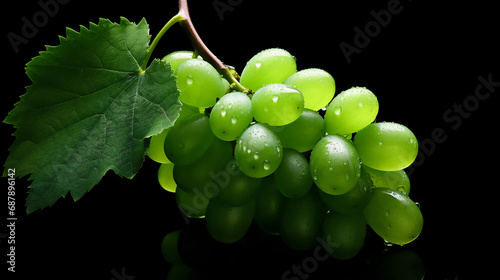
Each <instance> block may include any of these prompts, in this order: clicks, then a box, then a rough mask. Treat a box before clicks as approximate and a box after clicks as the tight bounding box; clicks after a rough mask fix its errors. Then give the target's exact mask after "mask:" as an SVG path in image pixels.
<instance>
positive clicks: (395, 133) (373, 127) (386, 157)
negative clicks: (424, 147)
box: [354, 122, 418, 171]
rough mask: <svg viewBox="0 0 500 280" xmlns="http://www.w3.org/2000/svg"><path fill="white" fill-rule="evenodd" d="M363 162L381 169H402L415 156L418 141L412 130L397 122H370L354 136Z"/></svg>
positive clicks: (408, 164) (355, 144)
mask: <svg viewBox="0 0 500 280" xmlns="http://www.w3.org/2000/svg"><path fill="white" fill-rule="evenodd" d="M354 146H356V149H357V150H358V152H359V155H360V156H361V160H362V161H363V164H364V165H366V166H368V167H371V168H373V169H377V170H382V171H395V170H401V169H404V168H406V167H408V166H410V164H412V162H413V161H414V160H415V158H417V153H418V143H417V139H416V138H415V135H414V134H413V132H411V131H410V130H409V129H408V128H407V127H406V126H404V125H400V124H397V123H389V122H380V123H372V124H370V125H368V126H367V127H365V128H364V129H362V130H360V131H359V132H358V133H357V134H356V136H355V137H354Z"/></svg>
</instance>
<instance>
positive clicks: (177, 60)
mask: <svg viewBox="0 0 500 280" xmlns="http://www.w3.org/2000/svg"><path fill="white" fill-rule="evenodd" d="M193 56H194V53H193V52H192V51H176V52H172V53H169V54H167V55H166V56H165V57H163V58H162V59H161V61H162V62H165V63H170V65H171V66H172V69H173V70H174V71H176V70H177V68H179V65H180V64H181V63H183V62H184V61H186V60H190V59H193ZM197 59H201V57H198V58H197Z"/></svg>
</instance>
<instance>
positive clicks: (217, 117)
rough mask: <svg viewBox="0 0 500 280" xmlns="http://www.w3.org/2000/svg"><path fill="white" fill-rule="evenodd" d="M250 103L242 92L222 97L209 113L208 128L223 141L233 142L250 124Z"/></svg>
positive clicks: (251, 116)
mask: <svg viewBox="0 0 500 280" xmlns="http://www.w3.org/2000/svg"><path fill="white" fill-rule="evenodd" d="M252 120H253V115H252V101H251V100H250V98H249V97H248V96H247V95H246V94H244V93H242V92H237V91H235V92H231V93H228V94H226V95H224V96H223V97H222V98H221V99H220V100H219V101H217V103H216V104H215V106H214V107H213V108H212V112H211V113H210V128H211V129H212V132H213V133H214V135H215V136H217V137H218V138H219V139H222V140H224V141H234V140H235V139H236V138H237V137H238V136H240V135H241V133H243V131H244V130H245V129H246V128H247V127H248V125H249V124H250V123H251V122H252Z"/></svg>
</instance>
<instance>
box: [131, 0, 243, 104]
mask: <svg viewBox="0 0 500 280" xmlns="http://www.w3.org/2000/svg"><path fill="white" fill-rule="evenodd" d="M176 23H179V24H180V25H181V27H182V28H183V29H184V31H185V32H186V34H187V36H188V38H189V40H190V41H191V44H192V45H193V48H194V50H195V53H198V54H199V55H201V57H203V59H204V60H205V61H207V62H208V63H210V64H211V65H212V66H213V67H215V69H217V71H218V72H219V73H220V74H221V75H222V76H223V77H224V78H225V79H226V80H227V81H228V82H229V84H231V88H232V89H234V90H238V91H241V92H243V93H245V94H251V93H252V91H251V90H250V89H247V88H245V87H244V86H242V85H241V84H240V82H239V81H238V79H237V78H236V77H235V76H234V75H233V73H232V72H231V70H230V69H229V68H228V67H227V66H226V65H225V64H224V63H223V62H222V61H221V60H220V59H219V58H217V57H216V56H215V55H214V54H213V53H212V51H210V49H209V48H208V47H207V46H206V45H205V43H203V40H201V37H200V35H198V32H196V29H195V28H194V25H193V22H192V21H191V16H190V15H189V9H188V4H187V0H179V13H178V14H177V15H175V16H174V17H172V18H171V19H170V20H169V21H168V22H167V23H166V24H165V26H163V28H162V29H161V30H160V32H159V33H158V35H156V37H155V39H154V40H153V42H152V43H151V45H150V46H149V49H148V53H147V56H146V59H145V60H144V63H143V65H142V67H141V71H142V72H144V69H146V67H147V63H148V61H149V58H150V57H151V54H152V53H153V50H154V49H155V47H156V45H157V44H158V42H159V41H160V39H161V38H162V37H163V35H164V34H165V33H166V32H167V30H169V29H170V27H172V26H173V25H174V24H176Z"/></svg>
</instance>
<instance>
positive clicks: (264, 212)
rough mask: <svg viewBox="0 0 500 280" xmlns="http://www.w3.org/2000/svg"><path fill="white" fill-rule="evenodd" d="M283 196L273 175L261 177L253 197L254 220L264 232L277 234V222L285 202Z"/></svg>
mask: <svg viewBox="0 0 500 280" xmlns="http://www.w3.org/2000/svg"><path fill="white" fill-rule="evenodd" d="M285 200H286V198H285V196H283V194H282V193H281V192H280V191H279V189H278V187H277V186H276V183H275V182H274V177H273V175H271V176H268V177H265V178H262V183H261V186H260V188H259V190H258V191H257V194H256V197H255V217H254V219H255V222H256V223H257V225H258V226H259V227H260V228H261V229H262V230H263V231H264V232H266V233H268V234H272V235H278V234H279V230H278V222H279V220H280V218H281V210H282V208H283V205H284V203H285Z"/></svg>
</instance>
